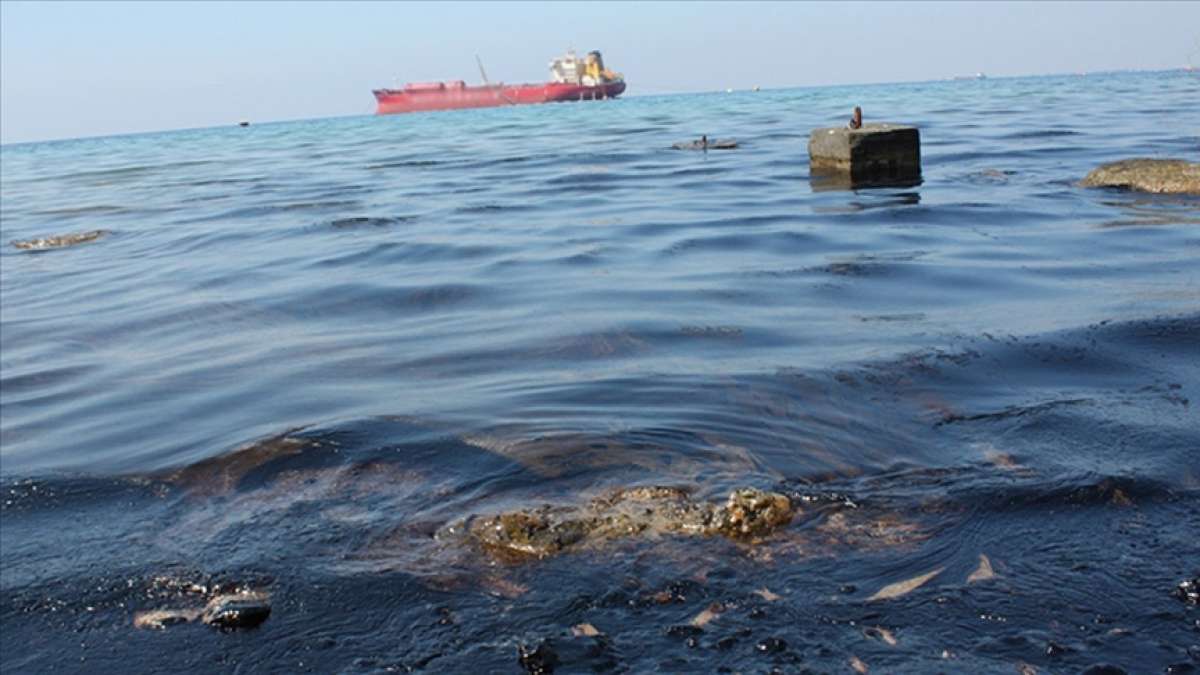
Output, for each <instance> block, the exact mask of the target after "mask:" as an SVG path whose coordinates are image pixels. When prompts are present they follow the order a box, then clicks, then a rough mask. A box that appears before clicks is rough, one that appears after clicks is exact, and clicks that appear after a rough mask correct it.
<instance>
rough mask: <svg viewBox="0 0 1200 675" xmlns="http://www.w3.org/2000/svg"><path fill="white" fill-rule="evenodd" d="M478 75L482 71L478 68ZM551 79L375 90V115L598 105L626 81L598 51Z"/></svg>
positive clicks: (553, 66)
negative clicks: (558, 103) (538, 105)
mask: <svg viewBox="0 0 1200 675" xmlns="http://www.w3.org/2000/svg"><path fill="white" fill-rule="evenodd" d="M480 73H483V66H482V64H481V65H480ZM550 74H551V76H552V77H553V80H552V81H550V82H546V83H544V84H488V83H487V75H486V74H485V75H484V76H483V79H484V84H483V85H482V86H478V87H469V86H467V84H466V83H465V82H463V81H461V80H458V81H454V82H424V83H417V84H407V85H405V86H404V88H403V89H376V90H375V91H374V92H372V93H374V94H375V100H376V102H377V103H378V106H377V107H376V109H375V112H376V114H379V115H388V114H392V113H406V112H419V111H425V110H456V109H459V108H491V107H495V106H502V105H524V104H528V103H549V102H551V101H596V100H603V99H606V98H614V97H616V96H620V95H621V93H622V92H624V91H625V79H624V78H623V77H622V76H621V74H620V73H615V72H613V71H611V70H608V69H607V68H605V67H604V60H603V59H602V57H601V56H600V52H590V53H589V54H588V55H587V57H586V58H584V59H579V58H576V56H575V53H574V52H567V54H566V55H565V56H562V57H560V58H557V59H555V60H554V61H552V62H550Z"/></svg>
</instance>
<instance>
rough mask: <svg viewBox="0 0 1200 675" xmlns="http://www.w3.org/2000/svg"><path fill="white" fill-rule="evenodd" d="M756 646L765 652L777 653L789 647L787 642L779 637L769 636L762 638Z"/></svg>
mask: <svg viewBox="0 0 1200 675" xmlns="http://www.w3.org/2000/svg"><path fill="white" fill-rule="evenodd" d="M754 648H755V649H757V650H758V651H760V652H762V653H763V654H777V653H779V652H781V651H783V650H785V649H787V642H785V641H784V640H782V639H780V638H777V637H769V638H765V639H763V640H760V641H759V642H758V644H756V645H754Z"/></svg>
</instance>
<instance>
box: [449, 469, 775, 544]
mask: <svg viewBox="0 0 1200 675" xmlns="http://www.w3.org/2000/svg"><path fill="white" fill-rule="evenodd" d="M793 515H794V509H793V507H792V503H791V500H789V499H788V498H787V497H786V496H784V495H782V494H779V493H775V492H764V491H762V490H756V489H753V488H743V489H739V490H735V491H734V492H733V493H732V494H730V496H729V499H728V500H727V501H726V503H725V504H709V503H704V502H696V501H694V500H693V499H692V498H691V497H690V495H689V494H688V493H687V492H686V491H684V490H681V489H679V488H671V487H660V486H653V487H638V488H632V489H628V490H620V491H618V492H615V493H612V494H610V495H607V496H605V497H601V498H598V499H595V500H592V501H591V502H589V503H587V504H585V505H583V506H581V507H553V506H541V507H538V508H535V509H529V510H522V511H514V512H509V513H501V514H498V515H494V516H485V517H479V518H475V519H472V520H471V521H470V522H469V523H468V525H467V528H466V529H467V532H468V533H469V535H470V536H471V537H472V538H473V539H474V540H475V541H476V542H477V543H478V544H479V545H480V546H482V547H483V548H484V550H486V551H487V552H489V553H490V554H492V555H494V556H497V557H500V558H512V559H522V558H545V557H547V556H550V555H554V554H557V553H561V552H563V551H565V550H567V549H570V548H573V547H577V546H584V545H588V544H595V543H599V542H603V541H608V540H612V539H618V538H627V537H634V536H641V535H646V536H653V535H661V534H676V535H692V536H697V535H698V536H713V535H720V536H724V537H728V538H731V539H737V540H743V541H756V540H758V539H761V538H763V537H767V536H769V535H771V534H772V533H773V532H775V531H776V530H777V529H779V528H780V527H783V526H784V525H787V524H788V523H789V522H791V520H792V516H793Z"/></svg>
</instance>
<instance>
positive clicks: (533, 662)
mask: <svg viewBox="0 0 1200 675" xmlns="http://www.w3.org/2000/svg"><path fill="white" fill-rule="evenodd" d="M517 658H518V661H519V662H520V664H521V667H522V668H524V669H525V672H527V673H530V674H531V675H548V674H549V673H553V672H554V669H555V668H556V667H558V654H557V653H556V652H555V651H554V648H553V647H552V646H550V643H549V642H542V643H541V644H539V645H538V646H537V647H536V648H534V649H529V648H528V647H526V646H525V645H520V646H519V647H517Z"/></svg>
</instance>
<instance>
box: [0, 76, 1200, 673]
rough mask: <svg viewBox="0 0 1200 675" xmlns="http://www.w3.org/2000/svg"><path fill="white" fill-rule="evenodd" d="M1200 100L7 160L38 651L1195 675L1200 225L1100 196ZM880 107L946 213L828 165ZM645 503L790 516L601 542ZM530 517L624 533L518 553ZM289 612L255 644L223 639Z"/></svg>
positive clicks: (122, 659)
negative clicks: (833, 145) (760, 501)
mask: <svg viewBox="0 0 1200 675" xmlns="http://www.w3.org/2000/svg"><path fill="white" fill-rule="evenodd" d="M629 93H630V94H636V93H637V82H636V79H633V80H632V81H631V84H630V91H629ZM364 96H365V97H366V96H368V93H367V92H364ZM1198 103H1200V76H1198V75H1197V74H1196V73H1195V72H1186V71H1170V72H1145V73H1111V74H1087V75H1069V76H1053V77H1024V78H989V79H968V80H954V81H937V82H923V83H909V84H880V85H869V86H866V85H863V86H836V87H820V88H795V89H778V90H763V91H733V92H714V93H702V94H686V95H685V94H674V95H645V96H637V95H630V96H627V97H625V98H621V99H616V100H607V101H596V102H583V103H579V102H572V103H560V104H546V105H539V106H523V107H504V108H491V109H481V110H461V111H446V112H438V113H425V114H409V115H395V116H356V117H344V118H335V119H316V120H304V121H293V122H280V123H257V122H254V123H252V124H250V125H249V126H247V127H240V126H237V125H236V124H230V125H227V126H223V127H217V128H209V129H195V130H184V131H171V132H163V133H149V134H138V135H128V136H114V137H104V138H86V139H79V140H68V141H54V142H43V143H29V144H15V145H5V146H3V148H2V150H0V176H2V181H0V197H2V200H0V232H2V235H0V239H2V241H3V248H2V250H0V345H2V350H0V664H2V666H3V667H2V670H3V671H4V672H6V673H41V672H113V671H117V670H120V671H122V672H166V671H173V672H236V673H250V672H255V673H257V672H280V673H284V672H286V673H294V672H316V673H381V672H427V673H464V672H470V673H484V672H487V673H523V672H529V673H548V672H559V673H577V672H578V673H590V672H607V673H648V672H664V673H682V672H689V673H691V672H695V673H716V672H726V673H769V672H783V673H804V672H812V673H867V672H870V673H931V672H945V673H1020V674H1022V675H1029V674H1030V673H1080V672H1088V673H1118V672H1128V673H1162V672H1171V673H1184V672H1194V671H1195V670H1196V669H1197V668H1200V608H1198V607H1197V598H1196V594H1195V591H1196V586H1194V585H1189V584H1191V583H1193V581H1192V580H1195V579H1196V578H1197V576H1198V575H1200V536H1198V534H1197V533H1200V413H1198V412H1197V409H1198V407H1200V198H1197V197H1194V196H1171V195H1154V194H1141V193H1135V192H1125V191H1120V190H1112V189H1088V188H1083V187H1080V186H1079V185H1078V183H1079V181H1080V179H1082V178H1083V177H1084V176H1085V175H1086V174H1087V173H1088V172H1089V171H1090V170H1091V169H1093V168H1095V167H1096V166H1098V165H1099V164H1101V163H1104V162H1108V161H1113V160H1118V159H1124V158H1130V157H1152V158H1167V157H1170V158H1183V159H1189V160H1191V161H1197V160H1198V159H1200V105H1198ZM854 106H861V107H862V110H863V116H864V119H865V121H866V122H879V121H886V122H895V123H906V124H913V125H916V126H917V127H918V128H919V130H920V139H921V154H922V162H923V173H922V181H921V183H920V184H919V185H909V186H907V187H877V188H858V189H844V188H842V189H839V188H837V187H836V186H830V185H828V184H822V183H821V182H820V181H818V180H815V179H814V177H812V176H810V173H809V160H808V153H807V142H808V138H809V133H810V131H811V130H813V129H815V128H820V127H830V126H844V125H845V124H846V122H847V120H848V119H849V118H850V116H851V112H852V110H853V108H854ZM701 135H706V136H707V137H708V138H709V139H710V140H724V139H732V140H735V141H736V143H737V147H736V148H735V149H728V150H715V149H710V150H707V151H704V150H679V149H674V148H673V145H674V144H676V143H686V142H688V141H692V140H695V139H698V138H700V137H701ZM96 230H101V231H103V232H104V234H103V235H102V236H99V237H98V238H96V239H94V240H93V241H88V242H85V243H80V244H78V245H75V246H69V247H64V248H57V249H45V250H28V249H23V248H19V247H17V246H14V245H12V243H11V242H20V241H26V240H32V239H37V238H44V237H49V236H53V235H64V234H71V233H79V232H90V231H96ZM638 488H670V490H662V491H660V492H661V493H663V494H668V493H669V494H670V495H674V496H673V497H671V499H676V500H677V501H676V503H675V506H676V507H678V508H679V509H681V510H687V509H693V510H695V509H703V508H710V509H717V508H728V507H725V506H722V505H725V504H727V500H728V499H729V496H730V494H731V493H732V492H735V491H738V490H746V489H756V490H760V491H763V493H775V494H776V495H783V496H784V497H786V499H787V503H788V504H790V506H791V509H792V513H791V517H790V520H788V521H787V522H786V523H784V524H782V525H780V526H778V527H773V528H770V529H768V530H765V531H761V532H757V533H755V534H753V536H740V535H739V536H724V535H723V534H721V533H712V532H699V533H698V532H694V531H685V530H683V529H679V528H678V527H674V526H673V525H672V523H671V522H670V517H669V515H668V516H663V515H662V513H663V511H662V510H661V509H658V507H657V506H656V505H655V504H654V503H653V502H647V503H646V507H645V513H646V514H651V512H653V513H654V514H655V515H654V517H655V518H666V520H665V521H661V522H656V523H653V524H651V525H649V526H643V525H638V524H637V523H639V522H640V521H639V520H638V518H640V517H641V516H640V515H639V513H640V512H638V511H637V509H633V510H632V511H630V510H629V509H626V510H624V511H622V513H623V514H624V515H623V516H621V517H624V518H631V519H632V520H630V521H629V522H631V523H634V524H633V525H630V527H629V528H628V530H627V531H625V532H624V533H621V534H613V533H612V532H609V534H607V535H606V536H603V537H595V536H591V535H589V534H587V533H588V532H590V531H591V530H588V529H587V528H589V527H591V526H592V525H590V524H594V523H596V522H600V521H601V520H604V519H605V518H608V519H609V520H607V521H605V522H609V521H611V520H612V518H613V516H612V513H611V512H610V511H606V509H613V508H617V507H616V506H613V505H614V504H616V505H618V506H619V505H620V504H625V505H626V506H628V503H627V502H621V500H622V499H626V496H627V495H631V494H635V490H636V489H638ZM647 492H649V490H647ZM681 495H682V496H681ZM638 508H641V507H640V506H639V507H638ZM656 509H658V510H656ZM631 513H632V515H630V514H631ZM581 514H585V515H586V517H585V515H581ZM505 518H507V519H508V520H504V519H505ZM588 518H591V520H588ZM522 519H523V520H522ZM516 521H519V522H521V523H524V525H522V527H523V528H525V529H523V530H522V531H523V532H524V533H525V535H528V536H529V537H530V539H533V538H534V537H536V536H537V535H538V532H539V529H538V528H539V527H542V526H544V525H545V524H546V523H554V522H558V523H560V524H561V523H566V524H568V525H570V526H571V527H573V528H576V530H573V531H579V532H583V533H584V534H583V535H579V536H572V537H567V536H565V535H563V536H559V535H561V532H559V535H555V536H556V537H557V538H555V539H554V541H553V542H552V545H550V546H548V547H547V548H544V549H536V550H532V552H531V551H525V553H528V555H524V554H521V551H516V553H517V555H510V554H513V553H514V551H513V550H500V549H497V548H496V547H495V546H494V545H489V544H488V543H487V541H485V539H484V538H482V537H480V536H478V535H479V533H480V532H481V529H480V524H481V523H483V524H485V529H486V527H491V525H487V524H488V523H493V524H494V523H496V522H516ZM622 522H625V521H622ZM589 523H590V524H589ZM495 527H499V526H495ZM578 528H583V529H582V530H579V529H578ZM556 532H558V531H557V530H556ZM522 536H523V535H522ZM580 537H582V538H580ZM518 538H519V537H518ZM492 544H494V542H492ZM501 548H503V547H501ZM1189 589H1191V590H1190V591H1189ZM251 591H252V592H254V593H256V594H258V595H255V596H254V597H255V598H259V599H260V600H261V599H262V598H264V597H265V598H269V600H265V601H263V602H267V603H268V604H269V606H270V615H269V617H268V618H266V620H265V621H262V622H261V623H260V624H258V625H256V626H242V627H234V628H228V627H226V628H219V627H213V626H210V625H206V623H205V622H204V621H203V620H200V619H195V616H194V615H195V613H196V612H198V611H199V610H200V609H201V608H204V607H206V606H209V604H210V603H211V602H213V601H214V598H216V597H217V596H218V595H220V594H222V593H243V594H245V593H247V592H251ZM154 611H164V612H187V611H191V612H193V616H192V618H193V619H194V620H191V621H185V620H183V619H179V620H177V621H165V622H160V623H159V624H154V623H153V622H151V623H150V624H147V622H146V620H145V617H147V616H150V615H149V614H147V613H149V612H154ZM1104 668H1108V669H1107V670H1105V669H1104ZM1089 669H1090V670H1089Z"/></svg>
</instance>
